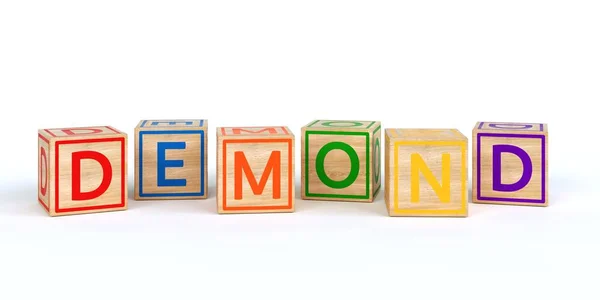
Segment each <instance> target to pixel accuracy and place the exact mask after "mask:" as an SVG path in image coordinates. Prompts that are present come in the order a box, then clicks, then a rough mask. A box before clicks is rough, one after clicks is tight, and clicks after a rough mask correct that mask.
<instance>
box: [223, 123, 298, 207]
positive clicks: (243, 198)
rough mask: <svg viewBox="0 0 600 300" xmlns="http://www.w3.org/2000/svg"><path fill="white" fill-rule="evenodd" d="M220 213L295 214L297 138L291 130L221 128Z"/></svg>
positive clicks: (279, 128) (274, 128)
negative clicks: (295, 138) (295, 139)
mask: <svg viewBox="0 0 600 300" xmlns="http://www.w3.org/2000/svg"><path fill="white" fill-rule="evenodd" d="M217 143H218V146H217V208H218V212H219V213H259V212H293V211H294V190H295V189H294V135H293V134H292V132H291V131H290V130H289V129H288V128H287V127H221V128H217Z"/></svg>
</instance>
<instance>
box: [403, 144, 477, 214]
mask: <svg viewBox="0 0 600 300" xmlns="http://www.w3.org/2000/svg"><path fill="white" fill-rule="evenodd" d="M400 146H460V148H461V156H462V157H461V159H462V161H461V169H462V171H461V176H460V177H461V181H462V193H461V198H462V200H461V208H460V209H437V210H436V209H399V208H398V198H399V192H398V148H399V147H400ZM466 210H467V142H465V141H397V142H394V212H395V213H397V214H403V215H414V216H418V215H427V214H429V215H446V214H465V213H466Z"/></svg>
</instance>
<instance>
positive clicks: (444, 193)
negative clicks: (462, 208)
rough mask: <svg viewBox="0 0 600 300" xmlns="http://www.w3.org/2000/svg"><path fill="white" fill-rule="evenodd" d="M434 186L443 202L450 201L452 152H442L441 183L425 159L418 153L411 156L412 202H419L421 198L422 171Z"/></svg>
mask: <svg viewBox="0 0 600 300" xmlns="http://www.w3.org/2000/svg"><path fill="white" fill-rule="evenodd" d="M421 172H422V173H423V176H424V177H425V179H426V180H427V182H428V183H429V185H430V186H431V187H432V188H433V191H434V192H435V193H436V194H437V196H438V198H440V201H441V202H442V203H450V154H448V153H444V154H442V183H441V184H440V183H439V182H438V181H437V179H436V178H435V176H434V175H433V173H432V172H431V170H430V169H429V167H427V164H425V161H424V160H423V158H422V157H421V155H419V154H418V153H413V154H411V156H410V176H411V177H410V181H411V190H412V194H411V199H410V202H412V203H418V202H419V198H420V181H421V180H420V178H419V175H420V173H421Z"/></svg>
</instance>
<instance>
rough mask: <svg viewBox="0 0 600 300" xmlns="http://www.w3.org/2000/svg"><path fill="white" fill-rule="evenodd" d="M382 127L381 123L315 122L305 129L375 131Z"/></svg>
mask: <svg viewBox="0 0 600 300" xmlns="http://www.w3.org/2000/svg"><path fill="white" fill-rule="evenodd" d="M380 125H381V123H380V122H379V121H359V120H314V121H312V122H310V123H308V124H307V125H306V126H304V128H305V129H307V130H336V131H373V130H375V128H377V127H378V126H380Z"/></svg>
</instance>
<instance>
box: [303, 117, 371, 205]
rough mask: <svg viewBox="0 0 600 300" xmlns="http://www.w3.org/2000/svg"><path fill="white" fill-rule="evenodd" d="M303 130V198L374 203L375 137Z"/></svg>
mask: <svg viewBox="0 0 600 300" xmlns="http://www.w3.org/2000/svg"><path fill="white" fill-rule="evenodd" d="M303 131H304V132H303V135H302V138H303V140H302V142H303V145H302V148H303V157H302V159H303V166H302V167H303V169H302V173H303V176H302V177H303V178H302V180H303V188H302V198H303V199H312V200H337V201H361V202H371V201H372V199H373V192H374V191H375V190H374V189H373V182H372V173H373V170H372V169H373V165H372V160H373V142H372V140H373V136H372V134H371V133H370V132H350V131H323V130H319V131H313V130H310V128H308V129H305V130H303Z"/></svg>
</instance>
